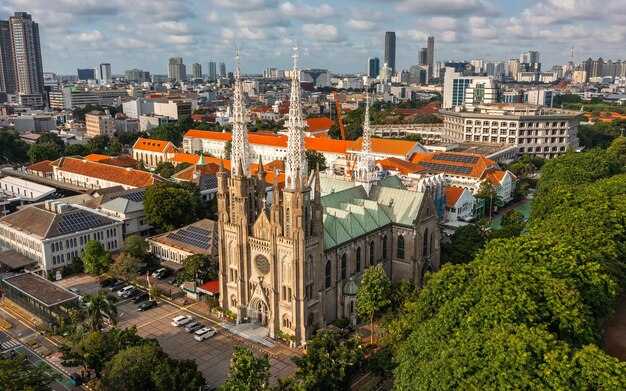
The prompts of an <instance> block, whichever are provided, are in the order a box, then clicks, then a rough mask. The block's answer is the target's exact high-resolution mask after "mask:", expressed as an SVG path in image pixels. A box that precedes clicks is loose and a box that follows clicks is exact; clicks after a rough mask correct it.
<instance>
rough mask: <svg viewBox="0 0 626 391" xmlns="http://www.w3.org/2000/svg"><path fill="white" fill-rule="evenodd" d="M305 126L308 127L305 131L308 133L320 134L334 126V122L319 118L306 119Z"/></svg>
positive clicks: (326, 118)
mask: <svg viewBox="0 0 626 391" xmlns="http://www.w3.org/2000/svg"><path fill="white" fill-rule="evenodd" d="M306 123H307V125H309V127H308V129H307V131H309V132H322V131H328V130H329V129H330V128H331V127H332V126H333V125H334V124H335V121H333V120H332V119H330V118H328V117H319V118H307V119H306Z"/></svg>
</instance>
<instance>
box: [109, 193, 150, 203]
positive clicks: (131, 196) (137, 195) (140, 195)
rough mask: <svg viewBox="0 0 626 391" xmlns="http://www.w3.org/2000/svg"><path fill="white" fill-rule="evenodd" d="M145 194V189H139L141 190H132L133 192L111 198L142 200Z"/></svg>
mask: <svg viewBox="0 0 626 391" xmlns="http://www.w3.org/2000/svg"><path fill="white" fill-rule="evenodd" d="M145 195H146V191H145V190H141V191H137V192H133V193H128V194H122V195H120V196H117V197H113V199H116V198H124V199H126V200H130V201H134V202H143V198H144V197H145Z"/></svg>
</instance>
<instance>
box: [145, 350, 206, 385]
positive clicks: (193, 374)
mask: <svg viewBox="0 0 626 391" xmlns="http://www.w3.org/2000/svg"><path fill="white" fill-rule="evenodd" d="M151 380H152V381H153V382H154V390H156V391H170V390H184V391H196V390H201V389H202V387H204V385H205V383H206V381H205V380H204V376H202V372H200V370H198V365H197V364H196V362H195V361H193V360H176V359H171V358H166V359H164V360H161V361H160V362H159V363H158V364H157V365H156V366H155V367H154V370H153V371H152V374H151Z"/></svg>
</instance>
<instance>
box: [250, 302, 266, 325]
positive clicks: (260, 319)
mask: <svg viewBox="0 0 626 391" xmlns="http://www.w3.org/2000/svg"><path fill="white" fill-rule="evenodd" d="M248 312H249V314H250V320H251V321H252V322H254V323H257V324H260V325H262V326H267V323H268V321H269V307H268V305H267V303H265V301H263V300H261V299H258V298H257V299H254V300H253V301H252V302H251V303H250V307H249V309H248Z"/></svg>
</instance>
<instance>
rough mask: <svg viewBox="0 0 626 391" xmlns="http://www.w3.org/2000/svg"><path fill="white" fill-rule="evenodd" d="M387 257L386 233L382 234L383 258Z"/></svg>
mask: <svg viewBox="0 0 626 391" xmlns="http://www.w3.org/2000/svg"><path fill="white" fill-rule="evenodd" d="M385 259H387V235H385V236H383V260H385Z"/></svg>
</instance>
